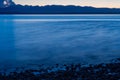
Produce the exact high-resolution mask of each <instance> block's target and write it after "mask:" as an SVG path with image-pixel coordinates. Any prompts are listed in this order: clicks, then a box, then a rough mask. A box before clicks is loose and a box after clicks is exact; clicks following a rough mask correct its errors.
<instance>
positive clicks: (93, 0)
mask: <svg viewBox="0 0 120 80" xmlns="http://www.w3.org/2000/svg"><path fill="white" fill-rule="evenodd" d="M13 1H14V2H15V3H16V4H23V5H25V4H27V5H40V6H43V5H52V4H56V5H81V6H94V7H110V8H114V7H115V8H120V0H13Z"/></svg>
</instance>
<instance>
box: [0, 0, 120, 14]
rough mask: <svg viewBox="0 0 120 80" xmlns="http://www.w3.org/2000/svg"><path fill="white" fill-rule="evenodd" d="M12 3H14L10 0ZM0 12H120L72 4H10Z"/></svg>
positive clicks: (0, 8) (118, 9) (118, 11)
mask: <svg viewBox="0 0 120 80" xmlns="http://www.w3.org/2000/svg"><path fill="white" fill-rule="evenodd" d="M12 4H14V3H13V2H12ZM0 14H120V8H95V7H89V6H84V7H82V6H74V5H67V6H63V5H46V6H29V5H25V6H23V5H20V4H18V5H15V4H14V5H10V6H8V7H0Z"/></svg>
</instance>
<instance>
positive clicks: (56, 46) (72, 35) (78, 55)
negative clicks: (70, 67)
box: [0, 15, 120, 64]
mask: <svg viewBox="0 0 120 80" xmlns="http://www.w3.org/2000/svg"><path fill="white" fill-rule="evenodd" d="M119 57H120V15H0V62H1V63H6V64H10V63H11V62H26V63H27V62H29V63H39V64H53V63H59V64H63V63H102V62H107V61H108V60H111V59H114V58H119Z"/></svg>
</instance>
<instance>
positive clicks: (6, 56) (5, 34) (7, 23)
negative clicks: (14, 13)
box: [0, 16, 15, 61]
mask: <svg viewBox="0 0 120 80" xmlns="http://www.w3.org/2000/svg"><path fill="white" fill-rule="evenodd" d="M0 17H1V16H0ZM12 18H14V17H12ZM0 59H1V60H0V61H5V60H13V59H15V46H14V22H13V21H12V19H11V20H8V19H7V17H6V18H4V19H3V18H1V19H0Z"/></svg>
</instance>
